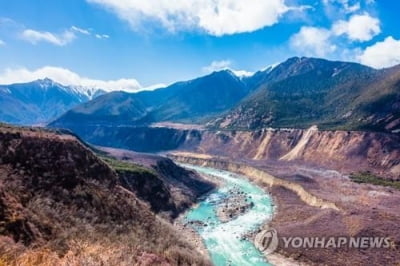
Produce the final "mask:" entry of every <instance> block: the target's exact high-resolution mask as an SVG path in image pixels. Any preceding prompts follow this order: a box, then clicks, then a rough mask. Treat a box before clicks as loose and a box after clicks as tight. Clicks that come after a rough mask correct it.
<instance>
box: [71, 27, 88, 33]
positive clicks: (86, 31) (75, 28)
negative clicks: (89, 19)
mask: <svg viewBox="0 0 400 266" xmlns="http://www.w3.org/2000/svg"><path fill="white" fill-rule="evenodd" d="M71 30H73V31H76V32H79V33H82V34H84V35H90V31H89V30H87V29H82V28H79V27H77V26H72V27H71Z"/></svg>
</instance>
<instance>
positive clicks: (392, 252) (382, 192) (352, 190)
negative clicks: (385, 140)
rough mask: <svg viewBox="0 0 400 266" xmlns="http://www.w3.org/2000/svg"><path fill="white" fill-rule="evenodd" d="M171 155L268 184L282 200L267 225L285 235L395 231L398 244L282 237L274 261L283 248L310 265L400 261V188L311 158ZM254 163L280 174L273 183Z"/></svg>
mask: <svg viewBox="0 0 400 266" xmlns="http://www.w3.org/2000/svg"><path fill="white" fill-rule="evenodd" d="M170 157H171V158H174V159H175V160H177V161H180V162H185V163H191V164H197V165H202V166H209V167H214V168H220V169H224V170H230V171H232V170H235V171H236V172H238V173H240V174H243V175H246V176H247V177H249V178H250V180H252V181H254V182H256V183H257V184H258V185H260V186H261V187H263V188H265V189H266V190H267V191H269V193H270V194H271V195H272V197H273V199H274V202H275V203H276V205H277V207H276V212H275V215H274V217H273V219H272V221H271V222H268V223H267V224H265V226H269V227H272V228H274V229H276V230H277V232H278V234H279V236H280V237H320V238H322V237H326V238H327V237H341V236H345V237H389V238H390V240H391V244H392V247H391V248H379V249H377V248H375V249H374V248H364V249H356V248H350V249H344V248H323V249H321V248H319V249H309V248H293V247H288V248H285V247H284V246H283V245H281V243H280V244H279V246H278V250H277V253H275V254H273V256H272V257H271V259H270V260H271V261H273V260H274V259H275V260H278V263H279V261H280V260H279V256H277V254H281V255H283V256H284V257H286V258H290V259H292V260H294V261H295V262H297V263H306V264H309V265H321V264H323V265H365V264H366V263H368V265H398V263H400V256H399V250H398V246H399V244H400V224H399V221H400V191H399V190H396V189H393V188H387V187H381V186H374V185H368V184H357V183H354V182H352V181H351V180H350V179H349V178H348V177H347V176H345V175H342V174H340V173H339V172H337V171H332V170H327V169H322V168H316V167H311V166H309V165H305V164H296V163H284V162H273V161H257V162H256V161H251V160H247V161H236V162H235V163H233V162H232V160H231V159H228V158H222V157H214V156H211V155H204V154H201V155H198V154H194V153H193V154H191V153H187V152H186V153H179V152H176V153H172V154H170ZM238 165H239V166H243V167H238ZM249 166H250V167H249ZM253 168H254V169H258V170H261V171H262V172H265V173H268V174H271V175H272V176H273V177H276V179H274V181H273V182H272V183H271V182H270V180H268V178H269V177H268V176H263V177H261V178H260V176H257V173H258V172H256V171H253V170H251V169H253ZM265 177H266V178H265ZM282 182H283V183H282ZM288 184H291V185H288ZM293 184H294V186H293ZM297 186H301V188H304V191H303V190H301V189H300V190H299V189H298V187H297ZM396 247H397V248H396Z"/></svg>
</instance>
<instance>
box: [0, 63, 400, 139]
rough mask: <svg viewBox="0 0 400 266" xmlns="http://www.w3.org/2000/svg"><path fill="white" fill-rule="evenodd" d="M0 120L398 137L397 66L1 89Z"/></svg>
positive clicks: (291, 66) (287, 66) (327, 66)
mask: <svg viewBox="0 0 400 266" xmlns="http://www.w3.org/2000/svg"><path fill="white" fill-rule="evenodd" d="M0 106H1V107H2V108H1V110H0V120H1V121H4V122H8V123H13V124H28V125H32V124H46V123H50V126H52V127H62V128H70V129H75V128H76V127H85V126H93V125H103V126H121V125H124V126H134V127H137V126H147V125H150V124H152V123H157V122H180V123H196V124H202V125H206V126H207V127H208V128H211V129H226V130H232V129H239V130H254V129H259V128H266V127H274V128H287V127H290V128H307V127H310V126H312V125H318V126H319V128H321V129H344V130H369V131H382V132H391V133H398V132H400V66H395V67H392V68H387V69H381V70H377V69H373V68H370V67H367V66H364V65H361V64H357V63H349V62H339V61H328V60H324V59H318V58H306V57H301V58H300V57H293V58H289V59H288V60H286V61H285V62H282V63H280V64H278V65H275V66H273V67H269V68H266V69H264V70H262V71H258V72H256V73H255V74H253V75H251V76H239V75H236V74H235V73H234V72H233V71H230V70H222V71H218V72H213V73H211V74H209V75H206V76H203V77H199V78H196V79H193V80H189V81H183V82H177V83H174V84H172V85H170V86H168V87H165V88H161V89H157V90H153V91H141V92H138V93H128V92H123V91H115V92H110V93H106V91H105V90H101V89H87V88H82V87H76V86H75V87H74V86H63V85H61V84H59V83H56V82H54V81H52V80H49V79H44V80H37V81H34V82H30V83H25V84H13V85H7V86H5V85H3V86H0Z"/></svg>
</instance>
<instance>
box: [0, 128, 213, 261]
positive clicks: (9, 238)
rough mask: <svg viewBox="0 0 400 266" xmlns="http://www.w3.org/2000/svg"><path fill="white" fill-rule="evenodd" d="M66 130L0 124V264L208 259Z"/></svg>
mask: <svg viewBox="0 0 400 266" xmlns="http://www.w3.org/2000/svg"><path fill="white" fill-rule="evenodd" d="M134 192H135V191H130V190H128V189H126V188H124V187H123V186H122V185H121V184H120V181H119V176H118V175H117V173H116V172H115V171H114V170H113V169H112V168H110V166H109V165H108V164H107V163H106V162H104V161H103V160H101V159H99V158H98V157H97V156H96V155H95V154H94V153H93V152H92V151H91V150H89V149H88V148H87V147H86V146H84V145H82V143H81V142H79V141H78V140H77V139H76V138H75V137H73V136H71V135H63V134H58V133H56V132H49V131H45V130H43V129H31V128H25V129H22V128H14V127H8V126H0V265H135V264H136V263H137V262H138V261H140V262H141V263H142V264H141V265H154V264H157V265H159V264H162V265H169V264H172V265H175V264H193V263H198V264H207V262H206V261H205V260H204V259H203V258H202V257H201V256H200V255H199V253H197V251H196V250H195V249H193V247H192V246H190V245H189V244H188V243H186V242H185V241H183V240H182V239H183V238H181V236H180V234H179V233H177V232H176V231H175V230H174V229H173V228H172V226H171V225H170V224H168V223H167V222H166V221H164V220H162V219H160V218H159V217H157V216H156V215H155V214H154V213H153V212H152V211H151V209H150V208H149V207H148V205H147V204H146V203H144V202H143V201H142V200H140V199H139V198H138V197H137V195H136V194H135V193H134Z"/></svg>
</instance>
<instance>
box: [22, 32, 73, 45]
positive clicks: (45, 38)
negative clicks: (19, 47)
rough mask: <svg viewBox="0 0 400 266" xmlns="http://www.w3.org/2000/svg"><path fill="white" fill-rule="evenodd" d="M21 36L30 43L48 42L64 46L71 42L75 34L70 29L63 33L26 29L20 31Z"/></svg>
mask: <svg viewBox="0 0 400 266" xmlns="http://www.w3.org/2000/svg"><path fill="white" fill-rule="evenodd" d="M21 37H22V39H24V40H26V41H28V42H30V43H32V44H37V43H39V42H48V43H52V44H55V45H58V46H64V45H66V44H68V43H70V42H72V41H73V40H74V39H75V38H76V35H75V34H74V32H72V31H71V30H66V31H64V33H62V34H59V35H57V34H53V33H51V32H48V31H36V30H32V29H26V30H24V31H23V32H22V35H21Z"/></svg>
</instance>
